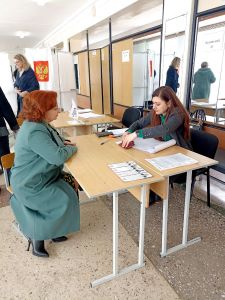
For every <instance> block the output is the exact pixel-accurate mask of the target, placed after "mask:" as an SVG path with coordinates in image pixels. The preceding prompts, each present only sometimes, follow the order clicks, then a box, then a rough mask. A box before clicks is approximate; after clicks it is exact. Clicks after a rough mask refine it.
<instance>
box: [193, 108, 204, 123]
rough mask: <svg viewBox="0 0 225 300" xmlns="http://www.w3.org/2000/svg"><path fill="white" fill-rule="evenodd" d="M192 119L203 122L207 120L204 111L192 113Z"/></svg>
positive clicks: (198, 110)
mask: <svg viewBox="0 0 225 300" xmlns="http://www.w3.org/2000/svg"><path fill="white" fill-rule="evenodd" d="M190 117H191V119H198V120H201V121H205V120H206V115H205V111H204V109H196V110H195V111H194V112H191V113H190Z"/></svg>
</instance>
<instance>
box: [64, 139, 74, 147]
mask: <svg viewBox="0 0 225 300" xmlns="http://www.w3.org/2000/svg"><path fill="white" fill-rule="evenodd" d="M64 145H65V146H67V145H70V146H76V143H74V142H71V141H69V140H68V141H64Z"/></svg>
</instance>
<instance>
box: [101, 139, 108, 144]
mask: <svg viewBox="0 0 225 300" xmlns="http://www.w3.org/2000/svg"><path fill="white" fill-rule="evenodd" d="M109 141H110V139H108V140H105V141H103V142H101V143H100V145H104V144H105V143H107V142H109Z"/></svg>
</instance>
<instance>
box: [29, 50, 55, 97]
mask: <svg viewBox="0 0 225 300" xmlns="http://www.w3.org/2000/svg"><path fill="white" fill-rule="evenodd" d="M25 56H26V58H27V60H28V61H29V63H30V64H31V67H32V69H34V61H48V67H49V81H47V82H39V84H40V89H41V90H54V91H58V89H59V88H58V86H59V83H58V76H56V74H57V66H56V65H55V63H54V61H53V56H52V51H51V49H50V48H41V49H28V48H26V49H25Z"/></svg>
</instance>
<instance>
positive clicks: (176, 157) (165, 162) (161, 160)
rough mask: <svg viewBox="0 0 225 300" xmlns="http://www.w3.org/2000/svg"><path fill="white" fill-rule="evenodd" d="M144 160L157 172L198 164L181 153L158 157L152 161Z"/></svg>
mask: <svg viewBox="0 0 225 300" xmlns="http://www.w3.org/2000/svg"><path fill="white" fill-rule="evenodd" d="M146 160H147V161H148V162H149V163H150V164H151V165H153V166H154V167H156V168H157V169H159V170H168V169H172V168H177V167H182V166H186V165H192V164H196V163H197V162H198V161H197V160H195V159H193V158H191V157H189V156H187V155H184V154H182V153H176V154H172V155H167V156H160V157H157V158H152V159H148V158H146Z"/></svg>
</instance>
